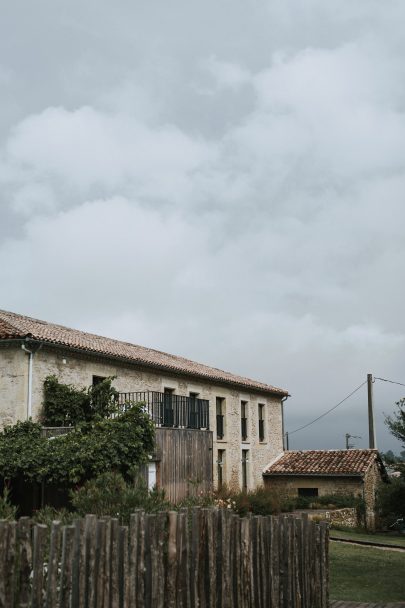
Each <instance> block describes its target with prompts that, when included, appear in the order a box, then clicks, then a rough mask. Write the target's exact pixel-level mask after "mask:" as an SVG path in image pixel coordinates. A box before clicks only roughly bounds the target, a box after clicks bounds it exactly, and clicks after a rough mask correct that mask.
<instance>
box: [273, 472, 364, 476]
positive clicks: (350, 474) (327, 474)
mask: <svg viewBox="0 0 405 608" xmlns="http://www.w3.org/2000/svg"><path fill="white" fill-rule="evenodd" d="M263 476H264V477H364V473H314V472H311V473H302V472H300V473H279V472H277V473H269V472H268V471H266V472H264V473H263Z"/></svg>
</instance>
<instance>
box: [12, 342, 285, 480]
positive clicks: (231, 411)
mask: <svg viewBox="0 0 405 608" xmlns="http://www.w3.org/2000/svg"><path fill="white" fill-rule="evenodd" d="M49 375H55V376H57V378H58V379H59V381H60V382H63V383H66V384H73V385H74V386H76V387H88V386H90V385H91V384H92V380H93V376H103V377H107V376H116V379H115V380H114V383H113V384H114V386H115V388H116V389H117V390H118V391H120V392H135V391H145V390H151V391H159V392H162V391H163V390H164V388H172V389H174V391H175V393H176V394H178V395H185V396H188V395H189V393H190V392H193V393H198V394H199V397H200V398H201V399H208V400H209V403H210V429H211V430H212V431H213V438H214V445H213V471H214V483H216V481H217V470H218V466H217V457H218V450H225V454H224V465H223V467H222V470H223V481H224V482H226V483H227V484H228V485H229V486H231V487H233V488H239V487H241V479H242V450H248V451H249V452H248V462H247V473H248V475H247V477H248V488H249V489H253V488H254V487H257V486H258V485H262V483H263V478H262V473H263V470H264V468H265V467H266V465H268V463H269V462H271V461H272V460H274V459H275V458H276V457H277V456H278V455H279V454H280V453H281V452H282V419H281V398H282V396H283V394H280V395H271V394H269V393H265V392H262V391H257V392H256V391H254V390H252V389H248V388H247V389H241V390H239V389H238V388H235V387H231V386H226V384H225V383H219V382H218V383H216V382H215V381H212V380H207V379H199V378H195V377H188V376H187V374H178V373H173V374H171V373H169V372H163V371H161V370H159V369H157V370H153V369H151V368H150V367H148V368H145V367H142V365H139V364H137V363H130V362H121V361H117V360H114V359H108V358H106V357H100V356H97V355H95V354H86V353H78V352H74V351H72V350H70V349H69V348H66V349H63V348H61V347H52V346H49V345H47V346H43V347H42V348H41V349H40V350H38V352H37V353H36V354H35V355H34V358H33V390H32V412H33V419H38V416H39V414H40V411H41V406H42V399H43V383H44V380H45V378H46V377H47V376H49ZM27 390H28V356H27V354H26V353H25V352H24V351H23V350H22V349H21V344H20V343H18V342H16V343H15V344H12V343H11V344H3V345H1V344H0V422H1V425H2V426H5V425H9V424H14V423H15V422H17V420H25V419H26V418H27ZM216 397H222V398H224V400H225V402H224V406H225V418H226V422H225V429H226V430H225V436H224V438H223V440H217V436H216V424H215V423H216ZM241 401H247V418H248V437H247V441H246V442H243V443H242V439H241ZM258 404H264V419H265V424H264V426H265V438H264V441H263V442H260V441H259V428H258V427H259V425H258Z"/></svg>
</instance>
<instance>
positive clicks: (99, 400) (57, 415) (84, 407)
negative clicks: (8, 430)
mask: <svg viewBox="0 0 405 608" xmlns="http://www.w3.org/2000/svg"><path fill="white" fill-rule="evenodd" d="M113 380H114V377H113V376H111V377H110V378H106V379H105V380H103V381H101V382H99V383H98V384H96V385H94V386H90V387H88V388H81V389H80V388H76V387H75V386H73V385H72V384H62V383H61V382H59V380H58V379H57V377H56V376H48V377H47V378H46V379H45V382H44V400H43V407H42V416H41V422H42V424H43V425H44V426H76V425H77V424H81V423H83V422H91V421H95V420H101V419H103V418H107V417H109V416H111V414H113V413H115V412H116V411H117V395H118V392H117V390H116V389H115V388H114V387H113V386H112V382H113Z"/></svg>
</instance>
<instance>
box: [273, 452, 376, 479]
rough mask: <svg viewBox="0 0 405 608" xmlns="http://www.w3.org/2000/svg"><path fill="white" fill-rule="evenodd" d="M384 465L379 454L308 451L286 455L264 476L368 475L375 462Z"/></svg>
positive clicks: (276, 461) (277, 460)
mask: <svg viewBox="0 0 405 608" xmlns="http://www.w3.org/2000/svg"><path fill="white" fill-rule="evenodd" d="M376 461H377V463H378V465H379V466H381V465H382V462H381V459H380V456H379V454H378V451H377V450H305V451H300V452H299V451H289V452H285V453H284V454H282V456H280V457H279V458H277V459H276V460H275V461H274V462H273V463H271V464H270V465H269V466H268V467H267V468H266V470H265V471H264V473H263V474H264V475H331V476H333V475H364V474H365V473H366V472H367V470H368V468H369V467H370V466H371V464H372V463H373V462H376Z"/></svg>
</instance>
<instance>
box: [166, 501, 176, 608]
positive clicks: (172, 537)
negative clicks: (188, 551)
mask: <svg viewBox="0 0 405 608" xmlns="http://www.w3.org/2000/svg"><path fill="white" fill-rule="evenodd" d="M168 518H169V535H168V543H167V569H166V606H167V608H176V580H177V513H176V511H169V514H168Z"/></svg>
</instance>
